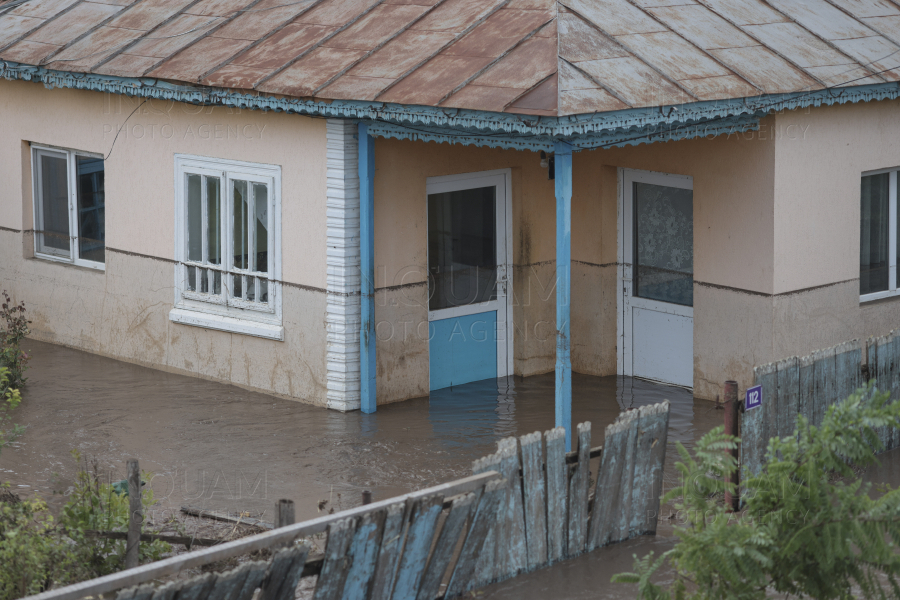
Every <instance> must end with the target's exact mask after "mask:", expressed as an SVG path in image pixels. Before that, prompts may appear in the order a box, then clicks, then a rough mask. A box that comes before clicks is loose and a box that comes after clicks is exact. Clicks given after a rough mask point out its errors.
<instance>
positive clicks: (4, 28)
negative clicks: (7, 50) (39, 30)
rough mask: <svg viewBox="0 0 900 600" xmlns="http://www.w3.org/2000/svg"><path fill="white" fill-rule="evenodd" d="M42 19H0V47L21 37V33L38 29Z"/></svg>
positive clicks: (8, 17)
mask: <svg viewBox="0 0 900 600" xmlns="http://www.w3.org/2000/svg"><path fill="white" fill-rule="evenodd" d="M43 22H44V19H36V18H34V17H20V16H18V15H13V16H7V17H4V18H3V19H0V47H3V46H5V45H6V44H8V43H10V42H12V41H13V40H15V39H16V38H19V37H21V36H22V34H23V33H25V32H27V31H31V30H32V29H34V28H35V27H38V26H39V25H40V24H41V23H43Z"/></svg>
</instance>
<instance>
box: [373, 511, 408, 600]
mask: <svg viewBox="0 0 900 600" xmlns="http://www.w3.org/2000/svg"><path fill="white" fill-rule="evenodd" d="M405 516H406V504H405V503H404V502H397V503H396V504H391V505H390V506H389V507H388V509H387V515H386V516H385V519H384V529H383V532H382V534H381V544H380V546H379V548H378V560H377V561H376V562H375V578H374V579H373V580H372V592H371V598H372V600H389V599H390V597H391V591H392V589H393V587H394V575H395V574H396V572H397V563H398V560H397V559H398V558H399V556H400V550H401V549H402V547H403V522H404V517H405Z"/></svg>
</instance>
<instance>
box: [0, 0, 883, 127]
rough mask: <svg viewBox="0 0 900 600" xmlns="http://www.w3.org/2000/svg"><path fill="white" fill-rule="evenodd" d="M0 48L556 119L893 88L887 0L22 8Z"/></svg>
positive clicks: (248, 2)
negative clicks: (825, 89) (827, 90)
mask: <svg viewBox="0 0 900 600" xmlns="http://www.w3.org/2000/svg"><path fill="white" fill-rule="evenodd" d="M7 46H8V47H7ZM0 48H2V49H3V50H2V51H0V57H2V58H3V59H6V60H13V61H17V62H23V63H28V64H45V65H47V66H49V67H50V68H53V69H59V70H68V71H90V72H95V73H104V74H110V75H119V76H124V77H135V76H145V75H151V76H154V77H160V78H164V79H169V80H172V81H175V82H179V81H184V82H191V83H196V82H202V83H204V84H206V85H209V86H215V87H223V88H233V89H240V90H256V91H258V92H267V93H278V94H287V95H292V96H302V97H315V98H321V99H347V100H383V101H385V102H402V103H409V104H416V103H418V104H425V105H432V106H447V107H458V108H470V109H475V110H485V111H505V112H521V113H523V114H532V115H545V114H547V115H552V114H567V115H568V114H578V113H580V112H596V111H610V110H620V109H622V108H625V107H643V106H653V105H665V104H674V103H680V102H692V101H696V100H716V99H725V98H742V97H748V96H754V95H757V94H759V93H788V92H802V91H806V90H810V89H817V88H820V87H822V86H834V87H840V86H848V85H864V84H868V83H873V82H884V81H900V0H898V1H897V2H892V1H891V0H28V1H27V2H25V3H23V4H22V5H20V6H16V7H15V8H14V9H12V10H10V11H8V12H5V13H3V14H0ZM881 71H883V73H880V72H881Z"/></svg>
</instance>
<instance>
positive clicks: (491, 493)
mask: <svg viewBox="0 0 900 600" xmlns="http://www.w3.org/2000/svg"><path fill="white" fill-rule="evenodd" d="M506 487H507V481H506V480H505V479H500V480H494V481H490V482H488V484H487V485H486V486H485V487H484V493H483V494H482V495H481V499H480V500H479V502H478V509H477V510H476V512H475V516H474V517H473V519H472V525H471V527H469V531H468V533H467V534H466V540H465V542H463V547H462V551H461V552H460V554H459V560H458V561H457V563H456V565H455V566H454V568H453V574H452V575H451V576H450V583H449V584H448V585H447V591H446V592H445V594H444V597H445V598H447V599H448V600H449V599H450V598H456V597H457V596H460V595H462V594H464V593H466V592H469V591H471V590H473V589H475V588H476V587H478V584H477V578H476V575H475V571H476V568H477V566H478V564H479V563H481V562H484V561H490V562H493V556H491V555H490V553H487V552H485V550H486V549H485V548H484V543H485V540H486V538H487V535H488V532H490V531H491V530H492V529H493V528H494V525H495V524H496V521H497V513H498V508H499V505H500V501H501V499H502V498H503V496H504V494H505V492H506Z"/></svg>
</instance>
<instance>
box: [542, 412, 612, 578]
mask: <svg viewBox="0 0 900 600" xmlns="http://www.w3.org/2000/svg"><path fill="white" fill-rule="evenodd" d="M544 440H545V442H546V445H547V462H546V464H547V554H548V557H549V560H550V563H555V562H559V561H561V560H562V559H563V558H565V557H566V554H567V549H566V547H567V543H566V542H567V540H566V538H567V536H568V527H567V523H568V522H569V518H568V512H569V507H568V506H567V504H566V484H567V483H568V467H567V466H566V430H565V429H563V428H562V427H557V428H555V429H551V430H550V431H547V432H545V433H544ZM605 455H606V453H604V456H605Z"/></svg>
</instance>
